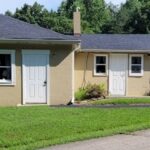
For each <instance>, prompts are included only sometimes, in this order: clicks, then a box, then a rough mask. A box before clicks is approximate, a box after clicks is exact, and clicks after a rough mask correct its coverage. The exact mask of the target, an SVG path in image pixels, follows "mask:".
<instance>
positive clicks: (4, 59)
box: [0, 54, 11, 66]
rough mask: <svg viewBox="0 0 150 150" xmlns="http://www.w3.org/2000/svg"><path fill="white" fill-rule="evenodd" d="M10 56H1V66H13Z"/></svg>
mask: <svg viewBox="0 0 150 150" xmlns="http://www.w3.org/2000/svg"><path fill="white" fill-rule="evenodd" d="M10 62H11V57H10V54H0V66H10V65H11V63H10Z"/></svg>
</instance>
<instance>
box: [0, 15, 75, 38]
mask: <svg viewBox="0 0 150 150" xmlns="http://www.w3.org/2000/svg"><path fill="white" fill-rule="evenodd" d="M2 39H3V40H4V39H35V40H77V39H76V38H74V37H73V36H67V35H63V34H60V33H57V32H54V31H52V30H49V29H45V28H42V27H40V26H38V25H33V24H29V23H26V22H23V21H20V20H18V19H14V18H12V17H9V16H5V15H0V40H2Z"/></svg>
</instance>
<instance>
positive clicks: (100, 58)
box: [96, 56, 106, 64]
mask: <svg viewBox="0 0 150 150" xmlns="http://www.w3.org/2000/svg"><path fill="white" fill-rule="evenodd" d="M96 64H106V57H105V56H96Z"/></svg>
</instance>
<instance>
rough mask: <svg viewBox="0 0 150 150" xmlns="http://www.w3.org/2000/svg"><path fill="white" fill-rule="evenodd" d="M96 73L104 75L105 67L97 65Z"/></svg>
mask: <svg viewBox="0 0 150 150" xmlns="http://www.w3.org/2000/svg"><path fill="white" fill-rule="evenodd" d="M96 73H106V66H105V65H97V66H96Z"/></svg>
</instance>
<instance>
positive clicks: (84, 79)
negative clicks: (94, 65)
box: [82, 53, 89, 88]
mask: <svg viewBox="0 0 150 150" xmlns="http://www.w3.org/2000/svg"><path fill="white" fill-rule="evenodd" d="M88 60H89V53H87V55H86V58H85V68H84V74H83V82H82V88H84V87H85V85H86V71H87V66H88Z"/></svg>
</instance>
